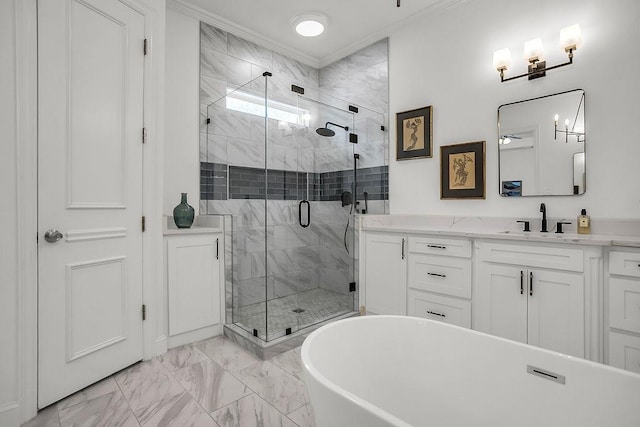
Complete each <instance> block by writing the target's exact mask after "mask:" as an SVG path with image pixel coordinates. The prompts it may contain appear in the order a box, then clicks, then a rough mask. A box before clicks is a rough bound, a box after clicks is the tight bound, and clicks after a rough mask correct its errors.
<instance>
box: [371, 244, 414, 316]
mask: <svg viewBox="0 0 640 427" xmlns="http://www.w3.org/2000/svg"><path fill="white" fill-rule="evenodd" d="M365 245H366V247H365V251H366V254H365V305H366V308H367V312H369V313H375V314H406V312H407V260H406V238H405V237H404V236H402V235H393V234H377V233H367V234H366V238H365Z"/></svg>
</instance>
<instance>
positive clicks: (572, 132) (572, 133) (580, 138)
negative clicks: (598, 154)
mask: <svg viewBox="0 0 640 427" xmlns="http://www.w3.org/2000/svg"><path fill="white" fill-rule="evenodd" d="M559 118H560V117H559V116H558V115H557V114H556V115H555V116H553V127H554V134H553V139H554V140H557V139H558V134H559V133H564V142H565V144H566V143H567V142H569V136H575V137H576V141H577V142H584V132H576V131H575V126H576V125H575V123H574V124H573V126H572V127H571V130H569V119H566V120H565V121H564V130H562V129H561V130H558V119H559Z"/></svg>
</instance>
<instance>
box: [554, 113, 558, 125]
mask: <svg viewBox="0 0 640 427" xmlns="http://www.w3.org/2000/svg"><path fill="white" fill-rule="evenodd" d="M559 117H560V116H558V115H557V114H556V115H555V116H553V121H554V122H556V124H558V118H559Z"/></svg>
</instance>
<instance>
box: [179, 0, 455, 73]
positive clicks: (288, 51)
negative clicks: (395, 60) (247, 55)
mask: <svg viewBox="0 0 640 427" xmlns="http://www.w3.org/2000/svg"><path fill="white" fill-rule="evenodd" d="M396 1H397V0H170V1H169V2H168V3H169V6H170V7H171V8H173V9H176V10H179V11H181V12H183V13H186V14H187V15H190V16H192V17H195V18H198V19H200V20H201V21H204V22H207V23H209V24H212V25H214V26H216V27H218V28H220V29H222V30H225V31H229V32H232V33H234V34H236V35H238V36H240V37H243V38H245V39H247V40H250V41H253V42H256V43H259V44H260V45H262V46H264V47H267V48H269V49H271V50H274V51H276V52H278V53H281V54H284V55H286V56H289V57H291V58H293V59H297V60H298V61H301V62H304V63H306V64H308V65H311V66H313V67H317V68H319V67H323V66H325V65H328V64H330V63H332V62H334V61H336V60H338V59H341V58H343V57H345V56H347V55H349V54H351V53H353V52H355V51H357V50H359V49H361V48H363V47H365V46H368V45H370V44H371V43H373V42H376V41H378V40H380V39H382V38H384V37H386V36H387V35H388V34H389V33H390V32H391V31H392V30H394V29H396V28H399V27H400V26H402V25H403V24H406V23H407V21H409V20H412V19H415V18H416V17H417V16H421V15H423V14H425V13H430V12H433V11H434V10H437V9H441V8H444V7H448V6H450V5H452V4H456V3H460V2H462V1H464V0H401V7H396ZM308 12H320V13H322V14H324V15H326V16H327V21H328V23H327V28H326V30H325V32H324V33H323V34H322V35H320V36H318V37H311V38H308V37H302V36H299V35H297V34H296V32H295V31H294V29H293V26H292V25H291V19H292V18H293V17H295V16H296V15H300V14H303V13H308Z"/></svg>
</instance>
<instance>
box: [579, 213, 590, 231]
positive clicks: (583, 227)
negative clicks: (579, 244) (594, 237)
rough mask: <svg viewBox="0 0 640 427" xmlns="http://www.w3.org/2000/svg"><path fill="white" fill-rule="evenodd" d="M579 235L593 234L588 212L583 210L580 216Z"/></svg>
mask: <svg viewBox="0 0 640 427" xmlns="http://www.w3.org/2000/svg"><path fill="white" fill-rule="evenodd" d="M577 223H578V234H591V218H589V215H587V210H586V209H582V212H580V215H578V222H577Z"/></svg>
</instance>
